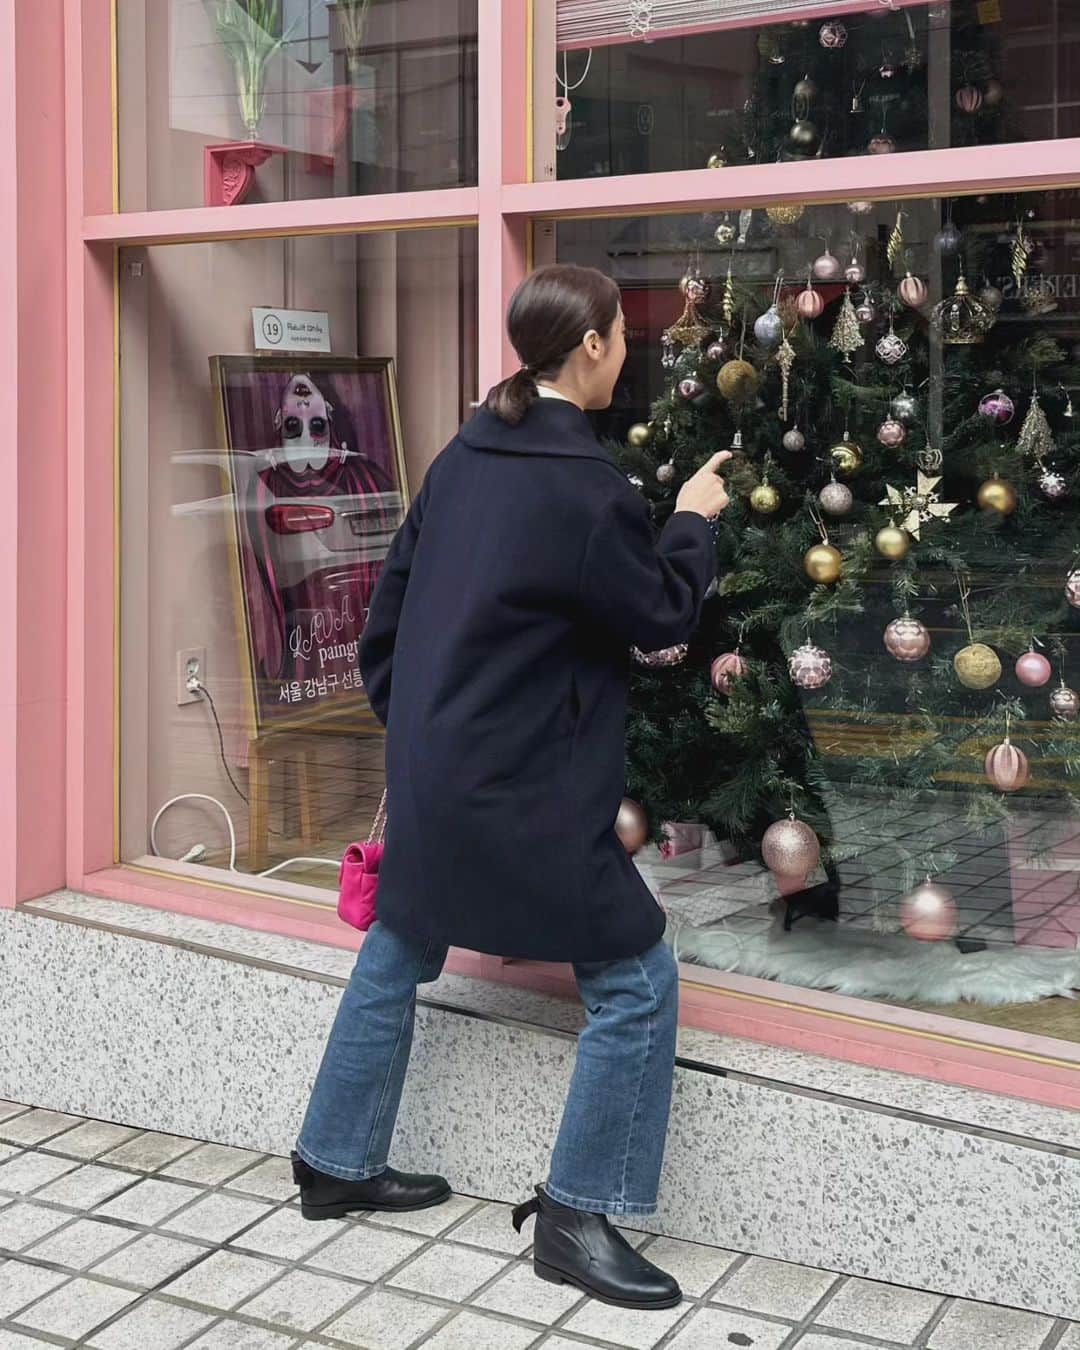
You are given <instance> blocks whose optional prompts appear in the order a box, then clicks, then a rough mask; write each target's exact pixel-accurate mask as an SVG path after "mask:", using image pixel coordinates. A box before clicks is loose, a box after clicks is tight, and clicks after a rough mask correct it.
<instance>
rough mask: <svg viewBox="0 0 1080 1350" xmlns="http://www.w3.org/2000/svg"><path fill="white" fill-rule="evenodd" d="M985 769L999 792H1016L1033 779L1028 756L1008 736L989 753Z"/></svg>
mask: <svg viewBox="0 0 1080 1350" xmlns="http://www.w3.org/2000/svg"><path fill="white" fill-rule="evenodd" d="M983 767H984V768H985V770H986V776H987V778H989V780H990V782H991V783H993V785H994V787H996V788H997V790H998V791H999V792H1015V791H1016V790H1017V789H1018V788H1022V787H1023V786H1024V784H1025V783H1026V782H1027V781H1028V779H1029V778H1030V777H1031V766H1030V765H1029V764H1028V758H1027V755H1025V754H1024V752H1023V750H1020V749H1018V748H1017V747H1016V746H1015V745H1013V743H1012V741H1010V740H1009V738H1008V736H1006V737H1005V739H1004V740H1003V741H1002V742H1001V744H1000V745H995V746H994V747H993V748H992V749H990V750H988V751H987V754H986V761H985V764H984V766H983Z"/></svg>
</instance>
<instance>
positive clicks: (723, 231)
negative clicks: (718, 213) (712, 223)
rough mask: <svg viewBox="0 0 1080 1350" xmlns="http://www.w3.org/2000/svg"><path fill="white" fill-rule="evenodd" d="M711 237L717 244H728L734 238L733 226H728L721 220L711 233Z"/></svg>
mask: <svg viewBox="0 0 1080 1350" xmlns="http://www.w3.org/2000/svg"><path fill="white" fill-rule="evenodd" d="M713 237H714V238H715V239H716V242H717V243H718V244H730V243H731V241H732V240H733V239H734V238H735V226H734V225H730V224H729V223H728V222H727V221H726V220H722V221H721V222H720V224H719V225H717V227H716V229H715V230H714V231H713Z"/></svg>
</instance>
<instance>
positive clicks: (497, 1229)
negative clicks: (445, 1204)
mask: <svg viewBox="0 0 1080 1350" xmlns="http://www.w3.org/2000/svg"><path fill="white" fill-rule="evenodd" d="M512 1208H513V1206H511V1205H503V1204H499V1203H497V1202H496V1201H489V1202H488V1203H487V1204H485V1205H481V1207H480V1208H479V1209H478V1210H477V1211H476V1213H475V1214H471V1215H470V1216H469V1217H468V1218H467V1219H466V1220H465V1222H464V1223H463V1224H459V1225H458V1227H457V1228H455V1229H454V1231H453V1233H451V1234H449V1237H450V1238H451V1239H452V1240H453V1241H454V1242H467V1243H470V1244H471V1245H472V1246H475V1247H486V1248H487V1249H488V1251H496V1252H506V1253H507V1255H508V1256H520V1255H521V1253H522V1252H523V1251H525V1249H526V1248H527V1247H528V1246H529V1244H530V1243H531V1242H532V1231H531V1229H530V1228H525V1229H523V1230H522V1232H520V1233H515V1232H514V1225H513V1224H512V1223H511V1221H510V1211H511V1209H512Z"/></svg>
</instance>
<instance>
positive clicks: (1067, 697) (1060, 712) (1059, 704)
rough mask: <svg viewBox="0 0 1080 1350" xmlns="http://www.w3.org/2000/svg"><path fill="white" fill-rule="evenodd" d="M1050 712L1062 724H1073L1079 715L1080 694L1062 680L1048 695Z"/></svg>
mask: <svg viewBox="0 0 1080 1350" xmlns="http://www.w3.org/2000/svg"><path fill="white" fill-rule="evenodd" d="M1050 711H1051V712H1052V713H1053V714H1054V716H1055V717H1060V718H1061V720H1062V721H1063V722H1075V721H1076V718H1077V716H1078V715H1080V694H1078V693H1077V692H1076V690H1075V689H1070V688H1069V686H1068V685H1067V684H1066V683H1065V681H1064V680H1062V681H1061V684H1060V685H1059V686H1058V688H1057V689H1055V690H1054V692H1053V693H1052V694H1051V695H1050Z"/></svg>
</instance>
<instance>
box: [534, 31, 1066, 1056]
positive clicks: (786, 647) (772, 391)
mask: <svg viewBox="0 0 1080 1350" xmlns="http://www.w3.org/2000/svg"><path fill="white" fill-rule="evenodd" d="M895 17H896V16H895V15H894V16H890V17H889V18H888V22H890V23H891V22H892V19H893V18H895ZM880 22H883V23H884V22H886V21H885V20H882V21H880ZM536 244H537V248H536V252H537V256H538V258H540V259H541V260H544V259H546V258H555V259H557V260H559V261H563V262H574V263H581V264H590V265H594V266H597V267H600V268H603V269H604V270H605V271H609V272H611V273H612V274H613V275H614V276H615V277H616V278H617V280H618V281H619V283H620V285H621V288H622V295H623V308H624V312H625V315H626V318H627V331H628V339H629V348H630V355H629V358H628V361H627V364H626V367H625V370H624V374H623V377H622V379H621V380H620V382H619V385H618V388H617V391H616V397H615V402H614V405H613V407H612V408H611V410H610V411H609V412H607V413H605V414H603V415H602V416H600V418H599V422H598V425H599V428H600V431H601V433H602V435H603V436H604V438H605V440H606V442H607V444H608V445H609V447H610V450H611V453H612V454H613V456H614V457H615V458H616V460H617V461H618V463H619V465H620V467H622V468H623V470H624V471H625V472H626V473H627V474H629V475H630V476H631V478H632V481H633V482H634V483H635V485H636V486H637V487H638V488H639V489H640V491H641V492H642V493H643V494H644V496H645V497H646V498H647V499H648V501H649V502H650V503H651V505H652V509H653V512H654V515H655V519H656V521H657V523H658V524H659V523H660V522H662V521H663V519H664V518H665V517H666V515H667V514H668V513H670V511H671V510H672V508H673V504H674V499H675V494H676V492H677V490H678V486H679V484H680V483H681V482H682V481H683V479H684V478H685V477H686V476H687V475H688V474H689V473H690V472H692V471H693V470H694V469H695V468H696V467H697V466H698V465H699V464H700V463H701V462H703V461H704V460H705V459H706V457H707V456H708V455H710V454H711V453H712V452H713V451H715V450H717V449H722V448H727V447H731V448H732V450H733V456H734V458H733V462H732V464H731V466H730V469H729V471H728V472H729V478H730V484H731V493H732V499H733V500H732V504H731V506H730V507H729V509H728V510H727V511H726V512H725V513H724V515H723V517H722V519H721V522H720V528H719V540H718V549H719V567H718V574H719V575H718V585H717V588H716V591H715V593H714V594H713V595H712V596H711V598H709V599H708V600H707V601H706V603H705V607H704V615H703V619H702V624H701V627H700V630H699V631H698V633H697V634H696V635H695V637H694V638H693V639H692V641H691V642H690V644H689V650H688V651H680V650H674V651H671V652H666V653H660V654H638V664H637V666H636V673H635V675H634V678H633V686H632V698H631V711H630V722H629V740H628V774H627V783H628V786H627V791H628V795H629V796H630V797H631V798H632V799H634V800H635V801H636V802H637V803H638V804H639V805H640V806H641V807H643V808H644V810H645V811H646V813H647V816H648V819H649V822H650V825H651V827H652V829H653V831H654V833H655V835H656V836H660V835H661V834H664V835H666V846H665V852H666V853H667V855H668V856H667V859H666V861H664V862H659V863H656V862H653V863H651V864H650V867H651V869H652V877H653V880H654V881H655V882H656V884H657V885H658V886H659V888H660V892H659V893H660V897H661V900H662V901H663V903H664V904H665V906H666V908H667V910H668V913H669V921H670V923H671V925H672V926H673V928H674V929H675V933H674V942H675V946H676V950H677V951H678V953H679V955H680V957H681V959H682V960H683V961H684V962H691V963H694V962H696V963H700V964H703V965H705V966H711V967H713V968H716V969H720V970H724V971H735V972H739V973H742V974H746V975H751V976H762V977H768V978H772V979H774V980H776V981H777V982H779V983H781V984H788V985H797V986H804V987H811V988H820V989H829V990H835V991H839V992H842V993H845V994H850V995H856V996H861V997H866V998H869V999H875V1000H884V1001H888V1002H894V1003H904V1004H908V1005H914V1006H916V1007H919V1008H921V1009H924V1010H928V1011H933V1012H939V1013H946V1014H950V1015H952V1016H955V1017H957V1018H967V1019H973V1020H977V1021H983V1022H987V1023H993V1024H995V1025H997V1026H1003V1027H1010V1028H1014V1029H1016V1030H1019V1031H1024V1032H1035V1033H1039V1034H1042V1035H1047V1036H1051V1037H1058V1038H1061V1039H1066V1040H1072V1041H1075V1040H1077V1039H1080V1023H1078V1020H1077V1017H1076V1013H1075V1006H1076V1005H1075V1003H1074V1002H1072V1001H1070V1000H1069V999H1068V997H1066V995H1067V994H1068V991H1069V990H1070V989H1074V988H1076V987H1077V986H1080V954H1078V951H1077V948H1078V945H1080V812H1078V809H1077V807H1078V792H1080V789H1078V786H1077V785H1078V783H1080V773H1078V771H1080V721H1078V720H1077V719H1078V713H1080V641H1078V638H1080V571H1078V570H1077V557H1078V547H1080V529H1078V525H1077V519H1078V517H1077V493H1078V492H1080V486H1078V468H1080V434H1078V431H1077V427H1078V421H1077V418H1076V416H1075V412H1076V407H1077V401H1078V400H1080V198H1078V196H1077V193H1076V191H1075V190H1073V189H1069V190H1061V191H1050V192H1044V193H1032V194H1026V195H1019V196H1018V195H1014V194H1010V195H995V194H981V195H972V196H967V197H962V198H956V199H951V200H944V201H939V200H933V201H929V200H925V201H908V202H903V203H899V204H898V203H896V202H876V203H871V202H862V201H852V202H851V203H849V204H846V205H845V204H843V203H838V204H836V205H832V206H804V205H803V204H802V203H798V202H791V203H783V204H776V205H773V206H770V207H768V208H767V209H765V210H753V211H749V210H748V211H745V212H743V213H742V214H738V213H734V214H729V213H727V212H725V211H723V210H722V209H718V210H717V211H714V212H711V213H708V214H701V215H699V214H694V215H681V216H674V215H657V216H652V217H649V216H636V217H635V216H630V217H626V218H622V219H611V218H606V219H602V220H566V221H560V222H558V223H557V224H550V223H549V224H543V225H540V226H539V227H538V229H537V235H536ZM703 826H704V827H706V828H707V830H709V831H711V832H712V834H713V835H714V836H715V840H714V841H710V839H709V836H708V833H703ZM703 840H704V846H703ZM819 853H820V858H821V860H822V863H823V865H818V857H819ZM763 859H764V862H763ZM766 864H767V865H766Z"/></svg>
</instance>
